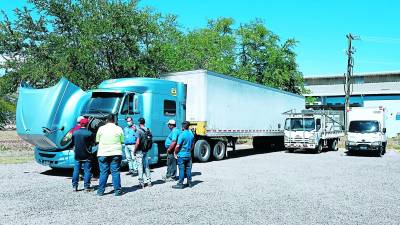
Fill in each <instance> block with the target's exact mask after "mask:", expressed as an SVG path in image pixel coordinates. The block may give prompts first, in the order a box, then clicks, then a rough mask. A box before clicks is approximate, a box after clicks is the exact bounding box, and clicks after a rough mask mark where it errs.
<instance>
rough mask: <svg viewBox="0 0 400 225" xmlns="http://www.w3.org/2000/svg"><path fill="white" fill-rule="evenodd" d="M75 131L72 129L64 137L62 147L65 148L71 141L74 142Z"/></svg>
mask: <svg viewBox="0 0 400 225" xmlns="http://www.w3.org/2000/svg"><path fill="white" fill-rule="evenodd" d="M73 129H74V128H72V129H71V130H70V131H68V133H67V134H66V135H65V136H64V137H63V139H62V140H61V142H60V145H61V146H65V145H67V144H68V143H70V142H71V140H72V130H73Z"/></svg>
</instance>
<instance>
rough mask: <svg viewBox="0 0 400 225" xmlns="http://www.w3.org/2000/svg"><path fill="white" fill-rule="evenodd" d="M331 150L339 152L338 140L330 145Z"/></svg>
mask: <svg viewBox="0 0 400 225" xmlns="http://www.w3.org/2000/svg"><path fill="white" fill-rule="evenodd" d="M329 150H331V151H337V150H338V148H337V140H333V141H331V142H330V143H329Z"/></svg>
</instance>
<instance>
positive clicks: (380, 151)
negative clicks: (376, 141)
mask: <svg viewBox="0 0 400 225" xmlns="http://www.w3.org/2000/svg"><path fill="white" fill-rule="evenodd" d="M376 156H377V157H382V156H383V147H380V148H379V149H378V150H377V151H376Z"/></svg>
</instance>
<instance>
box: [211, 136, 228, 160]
mask: <svg viewBox="0 0 400 225" xmlns="http://www.w3.org/2000/svg"><path fill="white" fill-rule="evenodd" d="M225 152H226V144H225V142H223V141H218V142H217V143H215V145H214V148H213V156H214V159H215V160H221V159H223V158H224V157H225Z"/></svg>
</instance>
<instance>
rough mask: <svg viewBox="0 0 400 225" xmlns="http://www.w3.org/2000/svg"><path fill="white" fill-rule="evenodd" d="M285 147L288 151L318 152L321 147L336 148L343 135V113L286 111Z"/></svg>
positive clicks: (332, 149) (334, 149) (333, 149)
mask: <svg viewBox="0 0 400 225" xmlns="http://www.w3.org/2000/svg"><path fill="white" fill-rule="evenodd" d="M284 114H285V115H286V116H287V117H286V122H285V137H284V141H285V148H286V149H288V151H289V152H291V153H292V152H294V151H295V150H296V149H305V150H307V151H310V152H313V153H320V152H321V151H322V150H323V148H328V149H329V150H331V151H336V150H337V143H338V142H339V140H340V138H341V137H343V136H344V126H343V113H342V112H339V111H328V110H318V111H316V110H302V111H301V112H298V113H296V112H286V113H284Z"/></svg>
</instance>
